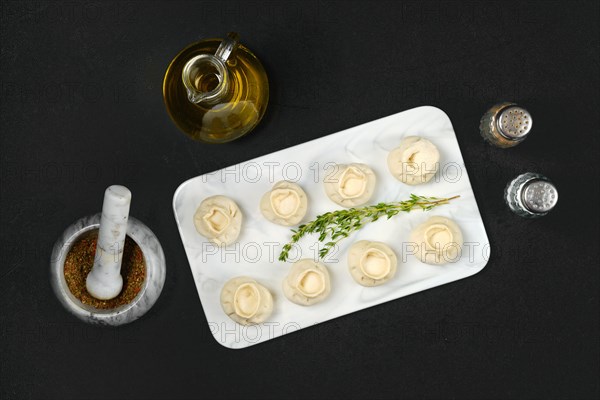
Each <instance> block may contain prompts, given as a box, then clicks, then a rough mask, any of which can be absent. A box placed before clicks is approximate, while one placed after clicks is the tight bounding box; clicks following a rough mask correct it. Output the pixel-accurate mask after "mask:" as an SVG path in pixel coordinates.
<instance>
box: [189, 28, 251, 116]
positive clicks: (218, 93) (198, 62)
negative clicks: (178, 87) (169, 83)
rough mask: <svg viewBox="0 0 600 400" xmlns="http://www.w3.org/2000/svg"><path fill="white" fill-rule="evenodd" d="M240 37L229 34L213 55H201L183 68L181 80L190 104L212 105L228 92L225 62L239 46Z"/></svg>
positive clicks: (227, 75) (227, 74) (227, 72)
mask: <svg viewBox="0 0 600 400" xmlns="http://www.w3.org/2000/svg"><path fill="white" fill-rule="evenodd" d="M239 39H240V36H239V35H238V34H237V33H233V32H232V33H229V35H228V36H227V38H226V39H224V40H223V41H222V42H221V44H220V45H219V48H218V49H217V51H216V52H215V54H214V55H211V54H201V55H198V56H196V57H194V58H192V59H191V60H189V61H188V62H187V63H186V64H185V66H184V67H183V72H182V74H181V78H182V80H183V84H184V86H185V88H186V90H187V95H188V100H189V101H191V102H192V103H195V104H199V103H202V102H204V103H206V104H214V103H215V101H219V100H222V99H223V97H224V96H225V95H226V94H227V92H228V91H229V81H230V77H229V71H228V68H227V60H228V59H229V58H230V57H233V53H234V52H235V50H236V48H237V47H238V45H239V43H240V42H239Z"/></svg>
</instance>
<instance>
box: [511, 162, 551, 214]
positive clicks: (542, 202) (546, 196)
mask: <svg viewBox="0 0 600 400" xmlns="http://www.w3.org/2000/svg"><path fill="white" fill-rule="evenodd" d="M504 198H505V200H506V204H508V207H509V208H510V209H511V210H512V211H513V212H514V213H515V214H517V215H519V216H521V217H525V218H539V217H543V216H544V215H546V214H548V212H549V211H550V210H552V209H553V208H554V206H556V203H557V202H558V191H557V190H556V187H555V186H554V184H553V183H552V182H550V180H549V179H548V178H546V177H545V176H544V175H541V174H537V173H534V172H526V173H524V174H521V175H519V176H517V177H516V178H515V179H513V180H512V181H511V182H509V184H508V185H507V186H506V189H505V191H504Z"/></svg>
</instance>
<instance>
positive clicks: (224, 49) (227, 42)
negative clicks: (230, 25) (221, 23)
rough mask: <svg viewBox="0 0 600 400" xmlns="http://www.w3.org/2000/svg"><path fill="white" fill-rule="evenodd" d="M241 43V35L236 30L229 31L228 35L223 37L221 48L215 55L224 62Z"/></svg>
mask: <svg viewBox="0 0 600 400" xmlns="http://www.w3.org/2000/svg"><path fill="white" fill-rule="evenodd" d="M239 44H240V35H238V34H237V33H235V32H229V33H228V34H227V37H226V38H225V39H223V41H222V42H221V44H220V45H219V48H218V49H217V51H216V53H215V56H216V57H218V58H220V59H221V60H222V61H223V62H225V61H227V60H228V59H229V57H230V56H231V54H232V53H233V52H235V49H237V47H238V45H239Z"/></svg>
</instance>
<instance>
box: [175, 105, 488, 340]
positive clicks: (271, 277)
mask: <svg viewBox="0 0 600 400" xmlns="http://www.w3.org/2000/svg"><path fill="white" fill-rule="evenodd" d="M405 136H422V137H425V138H427V139H429V140H431V141H432V142H433V143H434V144H435V145H436V146H437V147H438V149H439V150H440V154H441V159H440V168H439V171H438V173H437V174H436V176H435V177H434V178H433V179H432V180H431V181H430V182H428V183H425V184H422V185H418V186H408V185H405V184H403V183H401V182H399V181H397V180H396V179H395V178H394V177H392V175H391V174H390V173H389V171H388V169H387V163H386V159H387V155H388V153H389V151H390V150H392V149H393V148H395V147H397V146H398V144H399V142H400V140H401V139H402V138H403V137H405ZM352 162H359V163H365V164H368V165H369V166H370V167H371V168H372V169H373V171H374V172H375V174H376V175H377V186H376V189H375V193H374V195H373V198H372V199H371V201H370V202H369V203H370V204H374V203H377V202H389V201H396V200H404V199H406V198H408V197H409V195H410V194H411V193H415V194H418V195H424V196H436V197H450V196H454V195H460V198H459V199H456V200H453V201H452V202H451V203H450V204H448V205H443V206H440V207H438V208H435V209H433V210H432V211H428V212H422V211H413V212H411V213H401V214H399V215H397V216H395V217H394V218H392V219H391V220H387V219H382V220H379V221H377V222H375V223H372V224H368V225H367V226H365V227H364V228H363V229H361V230H360V231H359V232H357V233H355V234H353V235H352V236H350V237H349V238H348V239H346V240H345V241H343V242H342V243H341V245H340V247H339V250H338V251H337V252H336V253H335V254H332V255H328V256H327V257H326V259H325V260H324V262H325V264H326V265H327V266H328V268H329V271H330V274H331V282H332V291H331V295H330V296H329V297H328V298H327V299H326V300H325V301H323V302H322V303H319V304H316V305H314V306H311V307H303V306H300V305H296V304H294V303H291V302H290V301H288V300H287V299H286V298H285V297H284V295H283V291H282V289H281V283H282V281H283V279H284V278H285V276H286V275H287V274H288V271H289V268H290V266H291V263H281V262H279V261H278V260H277V257H278V255H279V251H280V249H281V247H282V246H283V244H285V243H286V242H287V241H288V240H289V238H290V228H287V227H283V226H279V225H275V224H273V223H271V222H269V221H267V220H266V219H265V218H264V217H263V216H262V214H261V212H260V210H259V202H260V199H261V197H262V195H263V194H264V193H265V192H267V191H269V190H270V189H271V187H272V185H273V184H274V183H275V182H277V181H279V180H282V179H287V180H290V181H293V182H296V183H298V184H299V185H301V186H302V188H303V189H304V190H305V192H306V193H307V195H308V198H309V210H308V213H307V215H306V217H305V219H304V221H309V220H311V219H313V218H314V217H315V216H317V215H318V214H321V213H324V212H326V211H331V210H334V209H339V208H341V207H339V206H338V205H336V204H335V203H333V202H332V201H331V200H329V198H328V197H327V196H326V195H325V192H324V190H323V184H322V181H323V178H324V177H325V176H326V175H327V174H328V173H331V172H332V168H331V166H330V165H331V163H352ZM217 194H221V195H225V196H228V197H231V198H232V199H233V200H234V201H235V202H236V203H237V204H238V205H239V206H240V208H241V210H242V212H243V214H244V221H243V225H242V233H241V234H240V237H239V239H238V243H236V244H234V245H230V246H228V247H227V248H226V249H218V248H217V247H216V246H214V245H212V244H211V243H210V242H209V241H208V240H207V239H206V238H204V237H202V236H201V235H199V234H198V233H197V232H196V229H195V227H194V223H193V216H194V213H195V211H196V208H197V207H198V205H199V204H200V202H201V201H202V200H203V199H204V198H206V197H208V196H213V195H217ZM173 209H174V212H175V219H176V221H177V225H178V227H179V233H180V235H181V240H182V241H183V245H184V247H185V251H186V254H187V257H188V260H189V263H190V268H191V270H192V275H193V277H194V281H195V283H196V288H197V290H198V294H199V296H200V300H201V302H202V308H203V309H204V313H205V315H206V319H207V321H208V324H209V329H210V331H211V333H212V335H213V336H214V338H215V339H216V340H217V342H218V343H220V344H221V345H223V346H225V347H229V348H243V347H247V346H251V345H254V344H257V343H261V342H264V341H267V340H270V339H273V338H276V337H278V336H281V335H284V334H287V333H291V332H294V331H298V330H300V329H303V328H306V327H309V326H312V325H315V324H318V323H321V322H324V321H327V320H330V319H333V318H337V317H340V316H342V315H346V314H350V313H352V312H355V311H358V310H362V309H364V308H368V307H371V306H375V305H377V304H381V303H384V302H387V301H390V300H395V299H399V298H401V297H404V296H407V295H409V294H412V293H416V292H420V291H423V290H425V289H429V288H432V287H435V286H439V285H443V284H445V283H449V282H453V281H456V280H458V279H462V278H466V277H468V276H471V275H474V274H476V273H477V272H479V271H481V270H482V269H483V268H484V267H485V265H486V263H487V260H488V259H489V255H490V246H489V242H488V238H487V234H486V232H485V228H484V225H483V221H482V219H481V215H480V213H479V209H478V208H477V202H476V200H475V197H474V195H473V189H472V188H471V183H470V182H469V177H468V175H467V171H466V169H465V166H464V162H463V158H462V155H461V152H460V148H459V146H458V142H457V140H456V135H455V133H454V129H453V128H452V124H451V122H450V119H449V118H448V116H447V115H446V114H445V113H444V112H443V111H442V110H440V109H438V108H435V107H430V106H424V107H418V108H414V109H411V110H408V111H404V112H401V113H398V114H394V115H390V116H388V117H385V118H381V119H378V120H375V121H372V122H369V123H366V124H363V125H359V126H355V127H353V128H350V129H346V130H344V131H341V132H337V133H334V134H331V135H328V136H324V137H321V138H319V139H315V140H312V141H310V142H306V143H302V144H299V145H297V146H293V147H290V148H287V149H284V150H280V151H277V152H275V153H272V154H268V155H265V156H262V157H258V158H255V159H253V160H249V161H246V162H243V163H240V164H237V165H234V166H231V167H227V168H224V169H222V170H219V171H215V172H211V173H208V174H205V175H201V176H198V177H195V178H192V179H190V180H188V181H186V182H184V183H183V184H181V185H180V186H179V188H178V189H177V191H176V192H175V195H174V197H173ZM433 215H440V216H446V217H450V218H452V219H454V220H455V221H456V222H457V223H458V224H459V226H460V227H461V229H462V231H463V235H464V241H465V245H464V246H463V251H462V255H461V257H460V259H459V260H458V261H457V262H454V263H449V264H446V265H442V266H433V265H427V264H423V263H421V262H420V261H418V260H417V258H416V257H415V256H414V255H411V254H408V253H410V252H409V251H406V250H407V249H408V247H406V245H407V243H408V241H409V234H410V232H411V230H412V229H413V228H414V227H415V226H417V225H418V224H420V223H422V222H424V221H425V220H426V219H428V218H429V217H431V216H433ZM362 239H367V240H377V241H382V242H385V243H387V244H388V245H390V246H391V247H392V249H393V250H394V251H395V252H396V254H397V255H398V262H399V264H398V271H397V273H396V276H395V277H394V278H393V279H392V281H390V282H388V283H386V284H385V285H382V286H379V287H363V286H360V285H358V284H356V283H355V282H354V280H353V279H352V277H351V276H350V273H349V271H348V268H347V263H346V258H347V251H348V248H349V247H350V245H351V244H352V243H354V242H355V241H357V240H362ZM315 243H316V237H307V238H305V239H303V240H302V242H301V243H300V249H301V254H294V251H292V252H291V256H295V257H293V259H299V258H306V257H313V258H314V257H316V251H317V250H316V249H317V247H316V246H315ZM240 275H245V276H250V277H252V278H254V279H256V280H257V281H258V282H260V283H261V284H263V285H265V286H266V287H267V288H268V289H269V290H270V291H271V293H272V294H273V298H274V311H273V314H272V315H271V317H270V318H269V319H268V321H267V322H265V323H263V324H260V325H255V326H241V325H238V324H237V323H235V322H234V321H232V320H231V319H229V317H227V315H225V313H224V312H223V310H222V309H221V305H220V298H219V295H220V291H221V288H222V287H223V284H224V283H225V282H226V281H227V280H229V279H230V278H232V277H235V276H240ZM425 296H426V295H425ZM199 309H200V308H199Z"/></svg>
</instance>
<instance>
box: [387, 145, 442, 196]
mask: <svg viewBox="0 0 600 400" xmlns="http://www.w3.org/2000/svg"><path fill="white" fill-rule="evenodd" d="M387 162H388V168H389V170H390V172H391V173H392V175H394V177H395V178H396V179H398V180H399V181H401V182H404V183H406V184H408V185H418V184H420V183H425V182H429V181H430V180H431V178H433V177H434V176H435V174H436V172H437V170H438V168H439V162H440V152H439V151H438V149H437V147H435V145H434V144H433V143H431V142H430V141H429V140H427V139H425V138H422V137H419V136H407V137H405V138H404V139H402V141H401V142H400V146H398V147H396V148H395V149H394V150H392V151H391V152H390V154H389V155H388V159H387Z"/></svg>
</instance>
